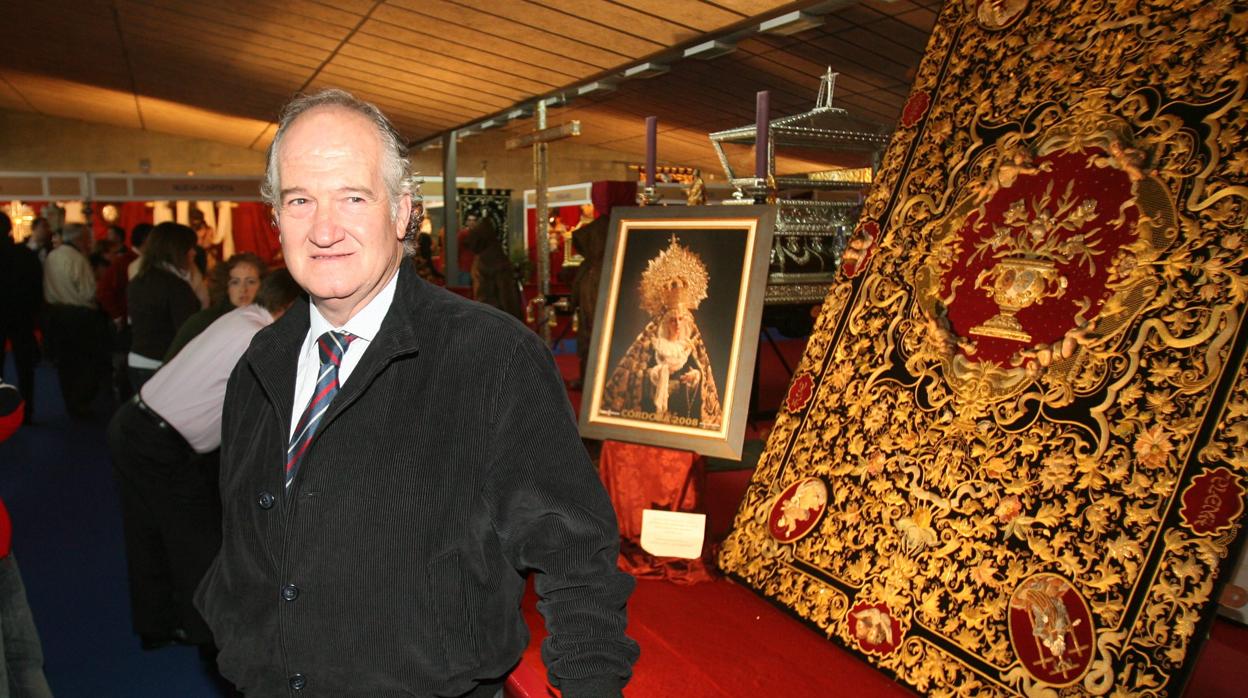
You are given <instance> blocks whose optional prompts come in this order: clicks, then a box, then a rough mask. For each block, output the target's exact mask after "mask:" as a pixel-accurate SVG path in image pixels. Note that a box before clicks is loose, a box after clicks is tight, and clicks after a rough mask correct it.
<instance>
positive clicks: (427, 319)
mask: <svg viewBox="0 0 1248 698" xmlns="http://www.w3.org/2000/svg"><path fill="white" fill-rule="evenodd" d="M407 267H408V265H403V267H402V269H401V270H400V272H399V279H398V287H397V290H396V293H395V297H394V301H393V303H392V305H391V307H390V310H389V312H388V313H387V315H386V318H385V320H384V321H383V323H382V325H381V329H380V331H379V332H378V334H377V336H376V337H375V338H374V339H373V341H372V342H371V343H370V345H369V347H368V349H367V350H366V351H365V353H364V355H363V357H361V360H360V363H359V364H358V365H357V366H356V367H355V369H354V371H353V372H352V373H351V376H350V378H349V380H347V382H346V383H345V384H344V385H343V386H342V389H341V390H340V392H339V393H338V394H337V396H336V397H335V398H334V401H333V403H332V404H331V405H330V407H329V411H328V412H327V413H326V415H325V416H324V417H323V419H322V421H321V424H320V427H319V429H318V431H317V433H316V435H315V437H314V440H313V441H312V444H311V446H310V447H309V448H308V450H307V452H306V453H305V455H304V457H303V460H302V461H301V464H300V467H299V473H298V476H297V478H296V480H295V482H294V483H293V484H292V485H291V488H290V490H289V491H284V490H285V488H284V485H283V469H284V464H285V452H286V443H287V436H288V434H289V429H290V418H291V412H292V410H293V409H295V406H294V405H292V404H291V403H292V402H293V400H294V391H295V371H296V362H297V354H298V351H299V348H300V346H301V344H302V342H303V339H304V336H305V334H306V333H307V330H308V326H309V323H308V314H309V311H308V306H307V304H306V303H302V302H300V303H296V305H295V306H294V307H292V308H291V310H290V311H288V312H287V313H286V314H285V315H284V316H283V317H282V318H280V319H279V320H278V321H277V322H276V323H274V324H273V325H272V326H270V327H268V328H266V329H264V330H262V331H261V332H260V333H259V334H257V335H256V337H255V339H254V340H253V341H252V344H251V346H250V348H249V349H248V350H247V352H246V353H245V354H244V356H243V358H242V360H240V361H239V364H238V366H237V367H236V368H235V370H234V373H233V375H232V376H231V378H230V382H229V388H228V390H227V393H226V400H225V411H224V420H223V425H222V436H223V442H222V452H221V497H222V503H223V510H224V526H223V528H224V537H223V543H222V547H221V552H220V554H219V555H218V557H217V559H216V561H215V562H214V563H213V565H212V567H211V569H210V570H209V571H208V573H207V575H206V576H205V578H204V581H203V583H202V584H201V585H200V588H199V592H198V594H197V597H196V604H197V606H198V607H199V608H200V610H201V611H202V612H203V614H204V617H205V618H206V619H207V621H208V624H209V625H210V626H211V627H212V631H213V633H214V635H215V638H216V641H217V644H218V646H219V647H220V650H221V652H220V655H219V658H218V663H219V665H220V668H221V671H222V673H223V674H224V675H225V676H226V677H227V678H228V679H230V680H231V681H233V682H234V683H235V684H236V685H237V686H238V687H239V688H240V689H241V690H242V691H243V692H244V693H246V695H247V696H249V698H251V697H252V696H278V695H288V696H299V697H302V696H318V697H319V696H327V697H328V696H334V697H338V696H377V697H381V696H459V695H465V694H471V695H477V694H487V693H488V694H490V695H492V693H493V692H494V691H495V690H497V688H498V686H499V685H500V682H501V680H502V679H503V678H504V677H505V676H506V674H507V673H508V672H509V671H510V670H511V669H512V668H513V667H514V666H515V665H516V663H517V662H518V661H519V658H520V655H521V653H522V652H523V650H524V648H525V647H526V646H527V643H528V630H527V628H526V626H525V624H524V620H523V618H522V616H521V614H520V609H519V606H520V597H521V595H522V593H523V589H524V574H525V573H527V572H530V571H532V572H534V573H536V588H537V592H538V594H539V596H541V598H542V601H541V603H540V608H541V610H542V613H543V615H544V617H545V619H546V626H547V629H548V630H549V631H550V633H551V634H550V637H549V638H548V639H547V640H546V641H545V643H544V644H543V647H542V656H543V659H544V660H545V662H546V665H547V669H548V671H549V675H550V678H551V681H552V683H554V684H556V685H558V686H559V687H561V688H562V690H563V694H564V696H566V697H567V698H577V697H581V696H585V697H590V696H592V697H593V698H600V697H602V696H615V695H619V693H620V688H621V687H622V686H623V685H624V683H625V682H626V681H627V680H628V677H629V676H630V673H631V666H632V663H633V662H634V661H635V660H636V658H637V654H638V649H637V645H636V643H634V642H633V641H632V640H630V639H628V638H627V637H626V636H625V634H624V627H625V624H626V616H625V604H626V602H627V599H628V596H629V594H630V593H631V591H632V588H633V579H632V578H631V577H630V576H628V575H626V574H624V573H622V572H620V571H619V569H618V568H617V566H616V556H617V549H618V544H619V541H618V532H617V528H616V523H615V516H614V514H613V512H612V509H611V504H610V501H609V500H608V499H607V496H606V493H605V491H604V490H603V488H602V485H601V483H600V482H599V480H598V478H597V476H596V475H595V473H594V471H593V468H592V465H591V463H590V461H589V458H588V456H587V455H586V453H585V450H584V447H583V446H582V444H581V441H580V438H579V435H578V433H577V430H576V421H575V418H574V416H573V414H572V411H571V409H570V407H569V405H568V401H567V397H566V394H565V393H564V390H563V385H562V382H561V380H560V378H559V375H558V372H557V371H556V369H555V366H554V362H553V361H552V359H551V356H550V353H549V351H547V350H546V347H545V346H544V345H543V344H542V342H541V341H540V339H538V338H537V336H536V335H534V334H533V333H532V332H530V331H529V330H528V329H527V328H525V327H524V326H523V325H521V324H520V323H518V322H517V321H516V320H514V319H513V318H511V317H508V316H506V315H505V314H503V313H501V312H499V311H496V310H494V309H493V308H489V307H487V306H485V305H483V304H480V303H475V302H473V301H468V300H465V299H462V298H460V297H458V296H456V295H454V294H452V293H450V292H447V291H445V290H443V289H440V288H437V287H435V286H432V285H430V284H427V283H425V282H424V281H422V280H421V279H420V278H419V277H418V276H417V275H416V274H415V273H414V272H412V271H411V270H410V269H408V268H407ZM299 409H302V406H299Z"/></svg>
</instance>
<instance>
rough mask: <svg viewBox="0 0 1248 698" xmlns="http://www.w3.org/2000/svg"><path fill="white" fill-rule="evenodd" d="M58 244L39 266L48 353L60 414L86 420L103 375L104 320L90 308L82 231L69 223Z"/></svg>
mask: <svg viewBox="0 0 1248 698" xmlns="http://www.w3.org/2000/svg"><path fill="white" fill-rule="evenodd" d="M61 239H62V241H63V242H62V244H61V246H60V247H57V248H56V249H55V250H52V251H51V252H49V253H48V258H47V260H46V261H45V262H44V265H43V299H44V300H45V301H47V303H48V326H47V338H46V341H47V345H48V347H47V349H48V354H49V355H50V356H51V357H52V361H53V363H55V364H56V371H57V376H58V377H59V379H60V383H61V396H62V397H63V398H64V400H65V409H66V410H67V411H68V412H69V415H70V416H71V417H74V418H76V419H77V418H86V417H89V416H90V415H91V402H92V401H93V400H94V399H95V396H96V393H97V392H98V391H99V386H100V380H101V378H103V376H104V374H105V373H106V372H107V371H108V318H107V317H105V315H104V314H103V313H101V312H100V311H99V309H98V308H97V307H96V304H95V274H94V272H92V271H91V262H89V261H88V260H87V251H88V249H90V244H91V241H90V238H89V237H88V235H87V227H86V226H85V225H83V224H81V223H69V224H67V225H66V226H65V228H64V229H63V230H62V231H61Z"/></svg>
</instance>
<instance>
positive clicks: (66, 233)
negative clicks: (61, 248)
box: [61, 223, 87, 246]
mask: <svg viewBox="0 0 1248 698" xmlns="http://www.w3.org/2000/svg"><path fill="white" fill-rule="evenodd" d="M86 234H87V226H85V225H83V224H82V223H66V224H65V227H64V228H61V242H63V243H65V244H66V245H75V246H77V245H78V241H79V240H81V239H82V238H83V236H84V235H86Z"/></svg>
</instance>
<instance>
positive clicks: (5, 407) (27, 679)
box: [0, 380, 52, 698]
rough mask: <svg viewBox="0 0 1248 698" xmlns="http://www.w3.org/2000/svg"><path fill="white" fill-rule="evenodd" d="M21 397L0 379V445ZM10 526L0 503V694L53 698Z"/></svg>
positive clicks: (16, 419) (15, 419)
mask: <svg viewBox="0 0 1248 698" xmlns="http://www.w3.org/2000/svg"><path fill="white" fill-rule="evenodd" d="M22 412H23V409H22V396H21V394H19V393H18V392H17V389H15V388H14V387H13V386H11V385H8V384H7V383H5V382H4V381H3V380H0V442H3V441H4V440H5V439H8V438H9V437H10V436H12V435H13V432H15V431H17V429H18V427H19V426H21V424H22ZM12 532H13V528H12V523H11V522H10V521H9V511H8V510H7V509H5V507H4V500H0V660H2V661H0V693H2V694H3V695H6V696H13V698H45V697H46V698H52V689H51V688H49V687H48V680H47V678H45V677H44V675H43V647H42V646H41V645H40V644H39V631H38V630H36V629H35V620H34V618H33V617H32V616H31V614H30V605H29V604H27V603H26V587H25V586H24V585H23V584H22V574H21V571H20V570H18V568H17V560H16V559H14V557H13V551H12V548H11V545H10V544H11V542H12Z"/></svg>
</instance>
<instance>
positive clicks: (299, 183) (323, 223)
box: [277, 107, 411, 325]
mask: <svg viewBox="0 0 1248 698" xmlns="http://www.w3.org/2000/svg"><path fill="white" fill-rule="evenodd" d="M382 156H383V154H382V145H381V140H380V138H379V137H378V135H377V132H376V129H375V128H374V127H373V125H372V123H371V122H370V121H369V120H368V119H367V118H365V117H364V116H363V115H360V114H356V113H354V112H351V111H347V110H345V109H341V108H337V107H322V108H319V109H314V110H312V111H310V112H308V113H306V114H304V115H302V116H300V117H299V118H298V119H297V120H296V121H295V123H294V124H293V125H292V126H291V127H290V129H289V130H288V131H287V132H286V134H285V138H284V140H283V142H282V145H281V150H280V152H279V153H278V159H277V166H278V175H279V178H280V182H281V187H282V191H281V193H280V196H281V199H280V202H279V203H280V206H279V211H278V228H279V230H280V231H281V239H282V255H283V257H284V258H285V260H286V266H287V268H289V269H290V273H291V274H292V275H293V276H294V277H295V281H297V282H299V285H300V286H302V287H303V288H304V290H306V291H307V292H308V295H310V296H311V297H312V301H313V302H314V303H315V304H316V307H317V309H318V310H320V311H321V313H322V314H323V315H325V318H326V319H327V320H329V321H330V322H332V323H334V324H335V325H342V324H343V323H345V322H346V321H347V320H349V319H350V318H351V317H352V316H353V315H355V313H356V312H357V311H358V310H359V309H360V308H363V307H364V305H366V304H367V303H368V301H370V300H372V298H373V297H374V296H376V295H377V293H378V292H380V291H381V289H382V287H383V286H384V285H385V283H386V282H387V281H388V280H389V279H390V276H391V275H392V274H393V273H394V272H395V270H397V269H398V267H399V263H400V262H401V261H402V260H403V246H402V242H401V241H402V239H403V235H404V233H405V231H406V228H407V218H408V215H409V213H410V212H411V198H410V197H409V196H404V198H403V200H401V201H400V202H399V206H398V212H397V215H396V216H394V217H393V218H392V217H391V215H390V202H389V195H388V193H387V191H386V185H385V182H384V181H383V179H382V175H381V164H382Z"/></svg>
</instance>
